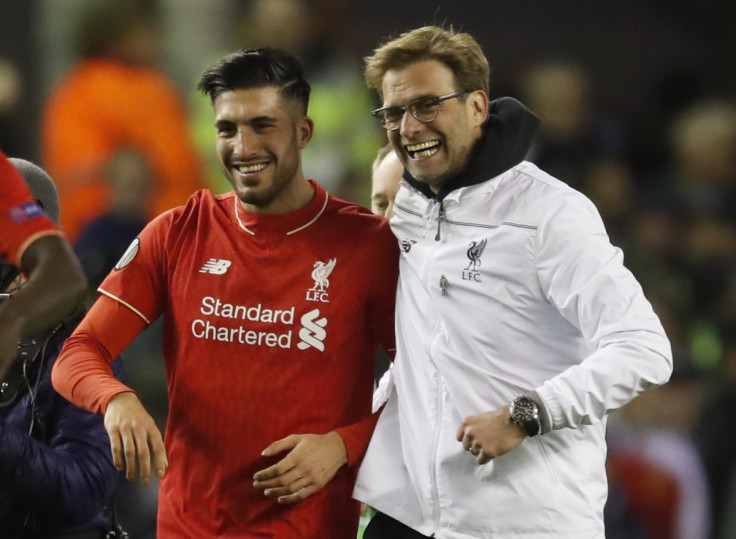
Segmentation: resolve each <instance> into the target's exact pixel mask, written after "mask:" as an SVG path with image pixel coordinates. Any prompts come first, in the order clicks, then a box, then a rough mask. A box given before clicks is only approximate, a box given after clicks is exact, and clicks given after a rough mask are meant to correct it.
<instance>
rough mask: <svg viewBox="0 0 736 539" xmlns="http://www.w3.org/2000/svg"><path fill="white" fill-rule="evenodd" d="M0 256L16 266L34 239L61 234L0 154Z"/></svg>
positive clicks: (10, 164) (19, 174)
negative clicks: (0, 231) (0, 232)
mask: <svg viewBox="0 0 736 539" xmlns="http://www.w3.org/2000/svg"><path fill="white" fill-rule="evenodd" d="M0 230H2V234H0V254H2V255H5V257H6V258H7V260H8V261H9V262H10V263H11V264H15V265H16V266H19V265H20V259H21V258H22V256H23V252H24V251H25V249H26V247H28V246H29V245H30V244H31V243H32V242H33V241H34V240H36V239H37V238H39V237H41V236H45V235H46V234H59V235H60V234H61V231H60V230H59V229H58V227H57V226H56V225H55V224H54V222H53V221H52V220H51V219H49V218H48V217H47V216H46V214H45V213H44V211H43V209H42V208H41V206H40V205H39V204H38V202H36V200H35V199H34V198H33V196H32V195H31V191H30V189H29V188H28V185H26V182H25V181H24V180H23V176H22V175H21V173H20V172H18V169H16V168H15V166H13V164H12V163H11V162H10V161H8V159H7V157H5V154H4V153H3V152H2V151H0Z"/></svg>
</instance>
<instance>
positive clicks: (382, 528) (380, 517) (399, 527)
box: [363, 513, 427, 539]
mask: <svg viewBox="0 0 736 539" xmlns="http://www.w3.org/2000/svg"><path fill="white" fill-rule="evenodd" d="M363 539H427V536H426V535H422V534H421V533H419V532H417V531H414V530H412V529H411V528H410V527H408V526H405V525H403V524H402V523H401V522H399V521H398V520H394V519H393V518H391V517H390V516H388V515H384V514H383V513H376V515H375V516H374V517H373V518H372V519H371V521H370V522H369V523H368V526H367V527H366V529H365V533H364V534H363Z"/></svg>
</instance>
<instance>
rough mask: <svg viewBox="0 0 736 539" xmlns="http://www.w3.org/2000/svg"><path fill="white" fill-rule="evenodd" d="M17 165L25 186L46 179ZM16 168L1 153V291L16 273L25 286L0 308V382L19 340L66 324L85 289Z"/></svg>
mask: <svg viewBox="0 0 736 539" xmlns="http://www.w3.org/2000/svg"><path fill="white" fill-rule="evenodd" d="M15 163H17V164H18V165H17V166H21V167H23V174H24V175H25V176H27V177H28V180H27V181H28V182H34V181H38V180H37V178H39V176H40V175H43V176H46V177H48V176H47V175H46V173H45V172H44V171H43V170H41V169H40V168H39V167H37V166H35V165H33V164H32V163H29V162H28V161H24V160H16V161H15ZM15 163H14V162H11V161H10V160H9V159H8V158H7V157H6V156H5V154H4V153H3V152H2V150H0V230H1V231H2V232H1V233H0V285H1V286H0V289H2V288H4V287H5V286H6V285H7V284H8V283H10V281H12V280H13V279H14V278H15V276H16V275H17V272H23V273H24V274H25V275H26V276H27V277H28V280H27V281H26V284H25V286H24V287H23V289H22V290H20V291H18V293H17V294H14V295H13V299H12V301H3V302H2V303H0V379H2V377H3V376H4V375H5V373H6V371H7V369H8V368H9V367H10V365H11V364H12V363H13V361H14V360H15V358H16V356H17V355H18V341H19V340H20V338H21V337H26V336H29V335H33V334H34V333H37V332H39V331H43V330H45V329H48V328H49V327H51V326H53V325H54V324H56V323H58V322H60V321H61V320H62V319H63V318H65V317H66V316H67V315H68V314H69V313H70V312H71V311H72V310H74V307H75V306H76V303H77V301H78V300H79V299H80V298H81V297H82V295H83V294H84V290H85V289H86V284H87V283H86V280H85V278H84V273H83V272H82V267H81V266H80V265H79V261H78V260H77V258H76V256H74V251H73V250H72V248H71V246H70V245H69V244H68V243H67V241H66V240H65V239H64V238H63V234H62V233H61V231H60V230H59V228H58V226H56V224H54V222H53V221H51V219H49V217H48V215H46V213H45V212H44V210H43V208H42V207H41V206H40V204H39V202H38V201H37V200H36V199H34V198H33V196H32V195H31V191H30V188H29V187H28V185H27V181H24V176H23V175H21V172H20V171H19V170H18V168H17V166H16V164H15ZM41 181H46V180H44V179H41ZM48 181H49V182H50V180H48ZM51 185H53V184H51ZM6 262H7V263H6Z"/></svg>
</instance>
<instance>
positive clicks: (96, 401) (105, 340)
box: [51, 297, 146, 414]
mask: <svg viewBox="0 0 736 539" xmlns="http://www.w3.org/2000/svg"><path fill="white" fill-rule="evenodd" d="M145 328H146V325H145V322H144V321H143V320H141V318H140V317H139V316H138V315H136V314H135V313H134V312H133V311H131V310H130V309H128V308H127V307H125V306H124V305H122V304H120V303H118V302H116V301H113V300H112V299H109V298H107V297H101V298H99V300H98V301H96V302H95V304H94V305H93V306H92V308H91V309H90V310H89V312H88V313H87V315H86V316H85V317H84V319H83V320H82V321H81V322H80V323H79V325H78V326H77V328H76V329H75V330H74V332H73V333H72V334H71V336H70V337H69V338H68V339H67V340H66V341H65V342H64V347H63V348H62V350H61V353H60V354H59V357H58V359H57V360H56V363H54V367H53V369H52V371H51V381H52V383H53V385H54V389H56V391H57V392H58V393H59V394H60V395H61V396H63V397H64V398H65V399H67V400H68V401H70V402H72V403H74V404H76V405H77V406H79V407H80V408H84V409H85V410H89V411H90V412H94V413H98V414H104V413H105V411H106V410H107V403H108V402H110V399H111V398H113V397H114V396H115V395H117V394H119V393H125V392H127V391H131V392H134V391H133V390H132V389H131V388H129V387H128V386H126V385H125V384H123V383H122V382H120V381H119V380H118V379H117V378H116V377H115V374H114V372H113V370H112V367H111V365H112V362H113V358H115V357H117V356H119V355H120V354H121V353H122V352H123V350H125V349H126V348H127V347H128V345H129V344H130V343H131V342H133V339H135V337H136V336H137V335H138V334H139V333H140V332H141V331H143V330H144V329H145Z"/></svg>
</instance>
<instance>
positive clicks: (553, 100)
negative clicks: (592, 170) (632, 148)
mask: <svg viewBox="0 0 736 539" xmlns="http://www.w3.org/2000/svg"><path fill="white" fill-rule="evenodd" d="M520 87H521V88H520V89H521V94H522V101H523V102H524V103H526V104H527V106H529V108H530V109H531V110H533V111H534V113H535V114H536V115H537V116H539V118H540V120H541V123H540V126H539V130H538V131H537V133H536V135H535V138H534V142H533V144H532V147H531V148H530V150H529V153H528V155H527V159H528V160H529V161H532V162H533V163H534V164H536V165H537V166H539V167H540V168H542V170H545V171H547V172H548V173H550V174H551V175H553V176H555V177H557V178H564V181H565V183H567V184H569V185H570V186H572V187H574V188H576V189H580V186H581V183H582V179H583V175H584V173H585V169H586V168H587V167H588V166H589V165H590V163H591V161H593V160H599V159H602V158H616V157H620V156H622V155H623V153H624V149H625V140H624V133H623V131H622V130H621V128H620V127H619V126H618V125H616V123H615V122H612V121H610V120H608V119H605V118H604V117H603V116H602V114H601V112H600V110H599V109H598V107H597V106H596V102H595V95H594V93H593V89H592V83H591V80H590V75H589V74H588V73H587V72H586V71H585V70H584V69H583V68H582V67H581V66H579V65H577V64H576V63H575V62H573V61H570V60H548V61H541V62H539V63H536V64H534V65H532V66H531V67H530V68H529V69H528V70H527V72H526V73H525V74H524V75H523V77H522V80H521V84H520Z"/></svg>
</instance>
